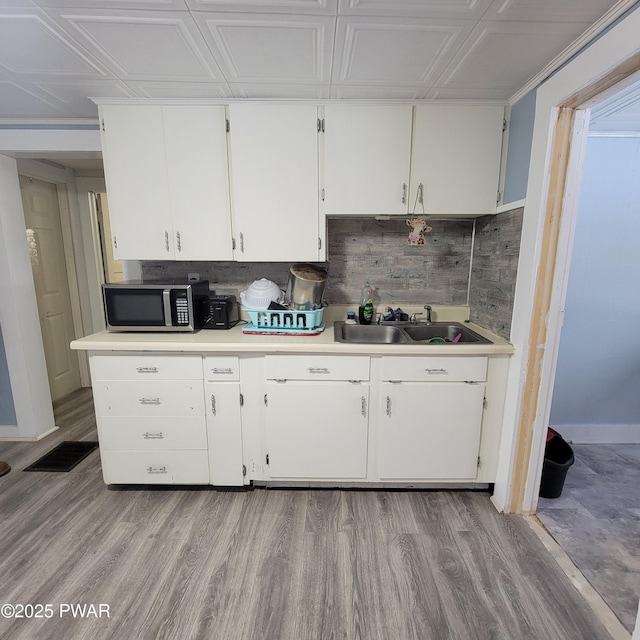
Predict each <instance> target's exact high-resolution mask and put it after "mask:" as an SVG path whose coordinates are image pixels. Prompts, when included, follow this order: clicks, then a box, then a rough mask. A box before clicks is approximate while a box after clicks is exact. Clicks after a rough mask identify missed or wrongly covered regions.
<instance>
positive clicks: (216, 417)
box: [204, 356, 244, 486]
mask: <svg viewBox="0 0 640 640" xmlns="http://www.w3.org/2000/svg"><path fill="white" fill-rule="evenodd" d="M204 376H205V380H206V382H205V386H204V390H205V406H206V412H207V439H208V449H209V469H210V478H211V484H215V485H221V486H239V485H242V484H243V483H244V473H243V456H242V416H241V405H242V395H241V392H240V382H239V381H240V370H239V362H238V358H237V356H231V357H205V359H204Z"/></svg>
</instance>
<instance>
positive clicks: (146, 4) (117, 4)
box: [0, 0, 186, 11]
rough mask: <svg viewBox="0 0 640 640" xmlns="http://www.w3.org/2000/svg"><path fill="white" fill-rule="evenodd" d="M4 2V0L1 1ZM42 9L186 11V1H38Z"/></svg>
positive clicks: (0, 0)
mask: <svg viewBox="0 0 640 640" xmlns="http://www.w3.org/2000/svg"><path fill="white" fill-rule="evenodd" d="M0 2H2V0H0ZM37 4H38V5H39V6H41V7H58V8H63V9H106V8H108V9H128V10H133V9H138V10H141V11H146V10H149V9H152V10H153V9H161V10H167V9H180V10H184V9H185V8H186V7H185V3H184V0H108V2H105V1H104V0H37Z"/></svg>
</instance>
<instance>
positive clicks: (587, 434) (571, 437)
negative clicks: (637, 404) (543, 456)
mask: <svg viewBox="0 0 640 640" xmlns="http://www.w3.org/2000/svg"><path fill="white" fill-rule="evenodd" d="M551 428H552V429H555V430H556V431H557V432H558V433H559V434H560V435H561V436H562V437H563V438H564V439H565V440H567V442H573V443H574V444H640V424H561V425H557V426H556V425H551Z"/></svg>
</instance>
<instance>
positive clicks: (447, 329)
mask: <svg viewBox="0 0 640 640" xmlns="http://www.w3.org/2000/svg"><path fill="white" fill-rule="evenodd" d="M402 330H403V331H405V332H406V333H407V334H408V336H409V338H411V340H413V341H414V342H428V341H429V340H433V339H434V338H441V339H443V340H444V341H445V343H447V344H448V343H452V342H453V341H454V340H455V339H456V337H457V336H458V334H461V335H460V337H459V338H458V340H457V342H456V343H455V344H469V343H477V344H491V340H487V338H485V337H483V336H481V335H480V334H478V333H476V332H475V331H472V330H471V329H469V327H465V326H464V325H463V324H460V323H458V322H433V323H432V324H416V325H412V326H407V327H403V329H402ZM438 342H439V341H438V340H435V341H434V342H432V343H430V344H434V343H436V344H437V343H438Z"/></svg>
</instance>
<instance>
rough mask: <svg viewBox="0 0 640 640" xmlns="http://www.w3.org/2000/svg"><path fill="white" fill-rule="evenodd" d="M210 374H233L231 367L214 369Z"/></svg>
mask: <svg viewBox="0 0 640 640" xmlns="http://www.w3.org/2000/svg"><path fill="white" fill-rule="evenodd" d="M211 373H225V374H232V373H233V369H232V368H231V367H224V368H222V367H220V368H218V367H214V368H213V369H211Z"/></svg>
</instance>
